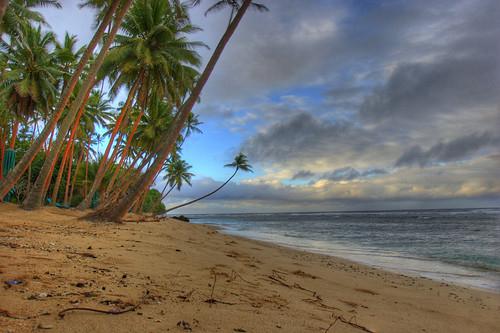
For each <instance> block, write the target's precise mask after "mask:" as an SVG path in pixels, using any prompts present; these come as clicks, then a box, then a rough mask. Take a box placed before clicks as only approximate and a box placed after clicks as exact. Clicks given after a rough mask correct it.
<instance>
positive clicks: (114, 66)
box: [78, 0, 203, 209]
mask: <svg viewBox="0 0 500 333" xmlns="http://www.w3.org/2000/svg"><path fill="white" fill-rule="evenodd" d="M197 30H198V29H197V28H196V27H194V26H193V25H191V24H189V22H186V21H182V22H179V20H178V17H177V14H176V12H175V11H174V10H173V6H172V5H171V4H170V3H169V2H168V1H164V0H138V1H136V2H135V3H134V5H133V6H132V8H131V9H130V12H129V13H128V14H127V16H126V17H125V19H124V22H123V27H122V32H123V33H122V34H119V35H117V36H116V44H117V45H116V46H115V47H113V48H112V49H111V50H110V52H109V55H108V57H107V59H106V62H105V63H104V64H103V71H109V72H110V76H111V77H112V78H115V80H114V83H113V90H115V89H117V88H118V87H120V86H122V85H124V84H129V83H130V82H134V83H133V84H132V87H136V89H138V86H139V85H140V87H141V88H140V89H138V96H137V104H138V106H139V108H140V113H139V115H138V117H136V122H139V121H140V119H141V117H142V115H143V114H144V111H145V108H146V103H147V99H148V97H149V96H151V94H152V93H154V94H156V95H157V96H167V97H168V98H169V99H170V100H172V102H174V103H175V102H176V101H178V100H179V99H180V96H182V95H184V94H185V91H186V90H188V89H189V88H190V87H191V86H192V85H193V82H194V79H195V77H196V76H197V74H198V73H197V71H196V70H195V69H194V68H195V67H197V66H198V65H199V64H200V57H199V55H198V54H197V53H196V52H195V51H194V50H193V49H194V48H195V47H196V46H200V45H203V44H201V43H197V42H191V41H188V40H187V39H186V37H185V34H187V33H192V32H195V31H197ZM178 76H182V77H183V78H184V80H183V81H178V80H176V81H174V80H175V78H176V77H178ZM134 94H135V91H134V90H133V89H130V91H129V96H128V98H127V102H128V103H127V102H126V103H125V105H124V107H123V108H122V111H121V113H120V116H119V117H118V118H117V122H116V124H115V127H114V129H113V131H112V133H111V136H110V139H109V142H108V145H107V147H106V150H105V152H104V155H103V159H102V161H101V165H100V166H99V169H98V172H97V174H96V178H95V180H94V184H92V187H91V189H90V192H89V193H88V195H87V197H86V198H85V199H84V200H83V201H82V202H81V203H80V204H79V205H78V207H79V208H80V209H86V208H88V207H89V206H90V202H91V199H92V197H93V196H94V193H95V192H96V191H97V189H98V188H100V186H101V181H102V179H103V177H104V175H105V173H106V171H107V169H108V168H109V167H110V166H111V163H110V161H109V159H108V155H109V153H110V151H111V147H112V145H113V143H114V140H115V136H116V135H117V133H118V131H119V129H120V127H121V122H122V120H123V119H124V117H125V115H126V114H127V112H128V110H127V107H130V102H131V98H133V97H134ZM116 148H117V147H116ZM115 151H117V149H115ZM114 155H115V154H114Z"/></svg>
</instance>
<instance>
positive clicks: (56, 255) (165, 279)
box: [0, 204, 500, 333]
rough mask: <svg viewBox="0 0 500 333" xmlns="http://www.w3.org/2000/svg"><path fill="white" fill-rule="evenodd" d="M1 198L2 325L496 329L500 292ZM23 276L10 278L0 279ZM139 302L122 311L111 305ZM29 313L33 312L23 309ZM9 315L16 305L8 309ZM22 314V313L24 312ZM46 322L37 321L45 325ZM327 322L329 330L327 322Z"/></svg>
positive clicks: (184, 226)
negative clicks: (84, 217)
mask: <svg viewBox="0 0 500 333" xmlns="http://www.w3.org/2000/svg"><path fill="white" fill-rule="evenodd" d="M81 214H82V213H81V212H78V211H74V210H60V209H56V208H45V209H42V210H40V211H36V212H27V211H23V210H21V209H19V208H17V207H16V206H14V205H8V204H1V205H0V258H1V261H0V279H1V280H2V285H3V287H4V288H0V327H5V329H6V330H7V331H9V330H10V331H11V332H33V331H35V332H37V331H39V330H42V329H43V327H45V329H47V330H50V331H49V332H111V333H114V332H143V331H146V332H166V331H170V332H188V331H189V332H287V333H288V332H297V333H298V332H322V333H324V332H325V331H326V330H328V327H330V325H332V324H333V323H334V322H335V318H343V319H344V320H345V322H344V321H342V320H337V322H335V324H334V325H335V326H334V330H333V331H334V332H335V333H339V332H347V333H349V332H363V331H362V330H360V329H359V328H357V327H356V326H355V325H352V323H353V322H351V323H349V320H350V319H351V318H353V317H354V318H355V320H356V323H357V324H359V325H361V326H363V327H365V328H367V329H368V330H369V331H371V332H395V333H396V332H397V333H400V332H451V331H452V332H464V333H465V332H485V333H486V332H488V333H489V332H495V331H500V320H498V319H497V318H498V314H499V313H500V295H498V294H496V293H492V292H486V291H482V290H475V289H471V288H466V287H461V286H456V285H452V284H447V283H439V282H437V281H433V280H430V279H428V278H416V277H411V276H406V275H399V274H395V273H391V272H387V271H384V270H381V269H377V268H373V267H368V266H366V265H362V264H357V263H354V262H352V261H349V260H347V259H343V258H338V257H333V256H329V255H323V254H314V253H309V252H305V251H301V250H295V249H289V248H285V247H283V246H280V245H276V244H272V243H271V244H269V243H267V242H264V241H258V240H252V239H247V238H244V237H241V236H231V235H227V234H225V233H221V232H219V231H217V230H214V229H213V228H212V226H205V225H199V224H190V223H185V222H179V221H175V220H172V219H169V220H166V221H164V222H159V223H157V222H147V223H131V222H129V223H124V224H122V225H115V224H108V223H102V224H96V223H92V222H87V221H80V220H77V217H79V216H81ZM12 280H19V281H22V283H21V284H20V285H12V286H7V284H6V283H5V282H6V281H12ZM131 306H137V308H136V309H134V311H130V312H127V313H123V314H121V315H114V316H110V315H106V314H103V313H93V312H84V311H70V312H67V313H66V315H65V316H64V318H63V319H61V318H59V317H58V315H57V314H58V313H59V312H60V311H62V310H64V309H67V308H70V307H76V308H81V307H88V308H95V309H100V310H107V311H116V310H117V309H122V310H123V309H127V307H129V308H130V307H131ZM30 316H31V318H29V319H27V318H28V317H30ZM12 317H18V319H14V318H12ZM19 318H23V319H19ZM45 329H43V330H45ZM330 331H332V330H330Z"/></svg>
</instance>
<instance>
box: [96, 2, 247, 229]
mask: <svg viewBox="0 0 500 333" xmlns="http://www.w3.org/2000/svg"><path fill="white" fill-rule="evenodd" d="M251 2H252V0H244V2H243V4H242V5H241V7H240V9H239V10H238V12H237V14H236V16H235V17H234V20H233V21H232V22H231V24H230V25H229V26H228V27H227V29H226V31H225V33H224V35H223V36H222V38H221V40H220V41H219V43H218V44H217V47H216V48H215V50H214V53H213V54H212V56H211V57H210V60H209V61H208V63H207V65H206V67H205V69H204V71H203V73H202V74H201V76H200V78H199V79H198V82H197V83H196V85H195V87H194V89H193V91H192V92H191V95H190V96H189V98H188V100H187V101H186V103H185V104H184V105H183V106H182V108H181V109H180V110H179V112H178V113H177V115H176V116H175V118H174V121H173V123H172V127H171V128H170V130H169V131H168V132H166V133H165V134H163V135H162V137H161V139H160V147H159V149H158V156H157V158H156V161H155V162H154V163H153V165H152V167H151V168H149V169H148V170H147V171H146V172H145V173H144V175H143V176H142V177H140V178H139V179H138V180H137V181H136V183H135V184H134V185H133V186H132V187H131V189H130V190H129V192H128V193H127V194H126V195H125V197H123V198H122V199H121V200H120V201H119V202H118V203H117V204H116V205H114V206H111V207H109V208H107V209H102V210H100V211H98V212H96V213H95V214H90V215H88V216H87V217H89V218H93V219H99V220H100V219H103V220H109V221H116V222H119V221H121V219H122V218H123V217H124V216H125V214H127V212H128V211H129V209H130V208H131V207H132V205H133V204H134V202H135V201H136V200H137V197H138V196H139V195H140V194H141V193H142V192H144V190H145V189H147V188H148V187H149V186H150V185H151V182H152V181H153V179H154V177H155V176H156V174H157V173H158V172H159V171H160V170H161V168H162V166H163V163H164V162H165V160H166V159H167V157H168V155H169V154H170V153H171V151H172V149H173V148H174V146H175V142H176V141H177V138H178V137H179V134H180V132H181V131H182V129H183V127H184V124H185V123H186V121H187V119H188V117H189V114H190V113H191V110H192V109H193V107H194V105H195V103H196V102H197V101H198V98H199V97H200V94H201V91H202V90H203V87H204V86H205V84H206V83H207V81H208V78H209V77H210V74H211V73H212V72H213V70H214V68H215V65H216V64H217V61H218V60H219V58H220V56H221V54H222V51H223V50H224V48H225V47H226V45H227V43H228V42H229V40H230V39H231V36H232V35H233V34H234V32H235V31H236V28H237V27H238V24H239V23H240V21H241V19H242V18H243V15H244V14H245V12H246V10H247V9H248V6H250V3H251Z"/></svg>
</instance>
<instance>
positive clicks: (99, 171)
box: [78, 73, 143, 209]
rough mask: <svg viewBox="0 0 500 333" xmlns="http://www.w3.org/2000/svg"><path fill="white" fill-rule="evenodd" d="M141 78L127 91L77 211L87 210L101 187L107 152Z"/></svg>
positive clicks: (130, 104)
mask: <svg viewBox="0 0 500 333" xmlns="http://www.w3.org/2000/svg"><path fill="white" fill-rule="evenodd" d="M142 77H143V73H141V75H140V77H139V79H137V80H135V82H134V85H133V86H132V88H131V89H130V91H129V94H128V96H127V100H126V102H125V105H123V108H122V111H121V112H120V116H119V117H118V119H117V120H116V124H115V126H114V128H113V131H112V132H111V136H110V138H109V142H108V145H107V147H106V150H105V151H104V155H103V157H102V159H101V163H99V168H98V169H97V173H96V176H95V178H94V182H93V183H92V187H91V188H90V191H89V193H88V194H87V196H86V197H85V199H83V201H82V202H80V204H79V205H78V209H87V208H89V207H90V203H91V202H92V197H93V196H94V194H95V192H97V189H98V188H99V186H101V183H102V180H103V178H104V175H105V174H106V169H107V166H108V155H109V152H110V151H111V147H112V146H113V142H114V141H115V136H116V134H117V133H118V130H119V129H120V127H121V124H122V121H123V118H124V117H125V115H126V114H127V113H128V111H129V110H130V107H131V106H132V101H133V99H134V96H135V93H136V91H137V89H138V87H139V84H140V83H141V81H142ZM109 164H110V163H109Z"/></svg>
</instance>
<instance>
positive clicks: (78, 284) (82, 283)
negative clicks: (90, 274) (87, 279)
mask: <svg viewBox="0 0 500 333" xmlns="http://www.w3.org/2000/svg"><path fill="white" fill-rule="evenodd" d="M75 287H77V288H83V287H85V283H84V282H77V283H76V284H75Z"/></svg>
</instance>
